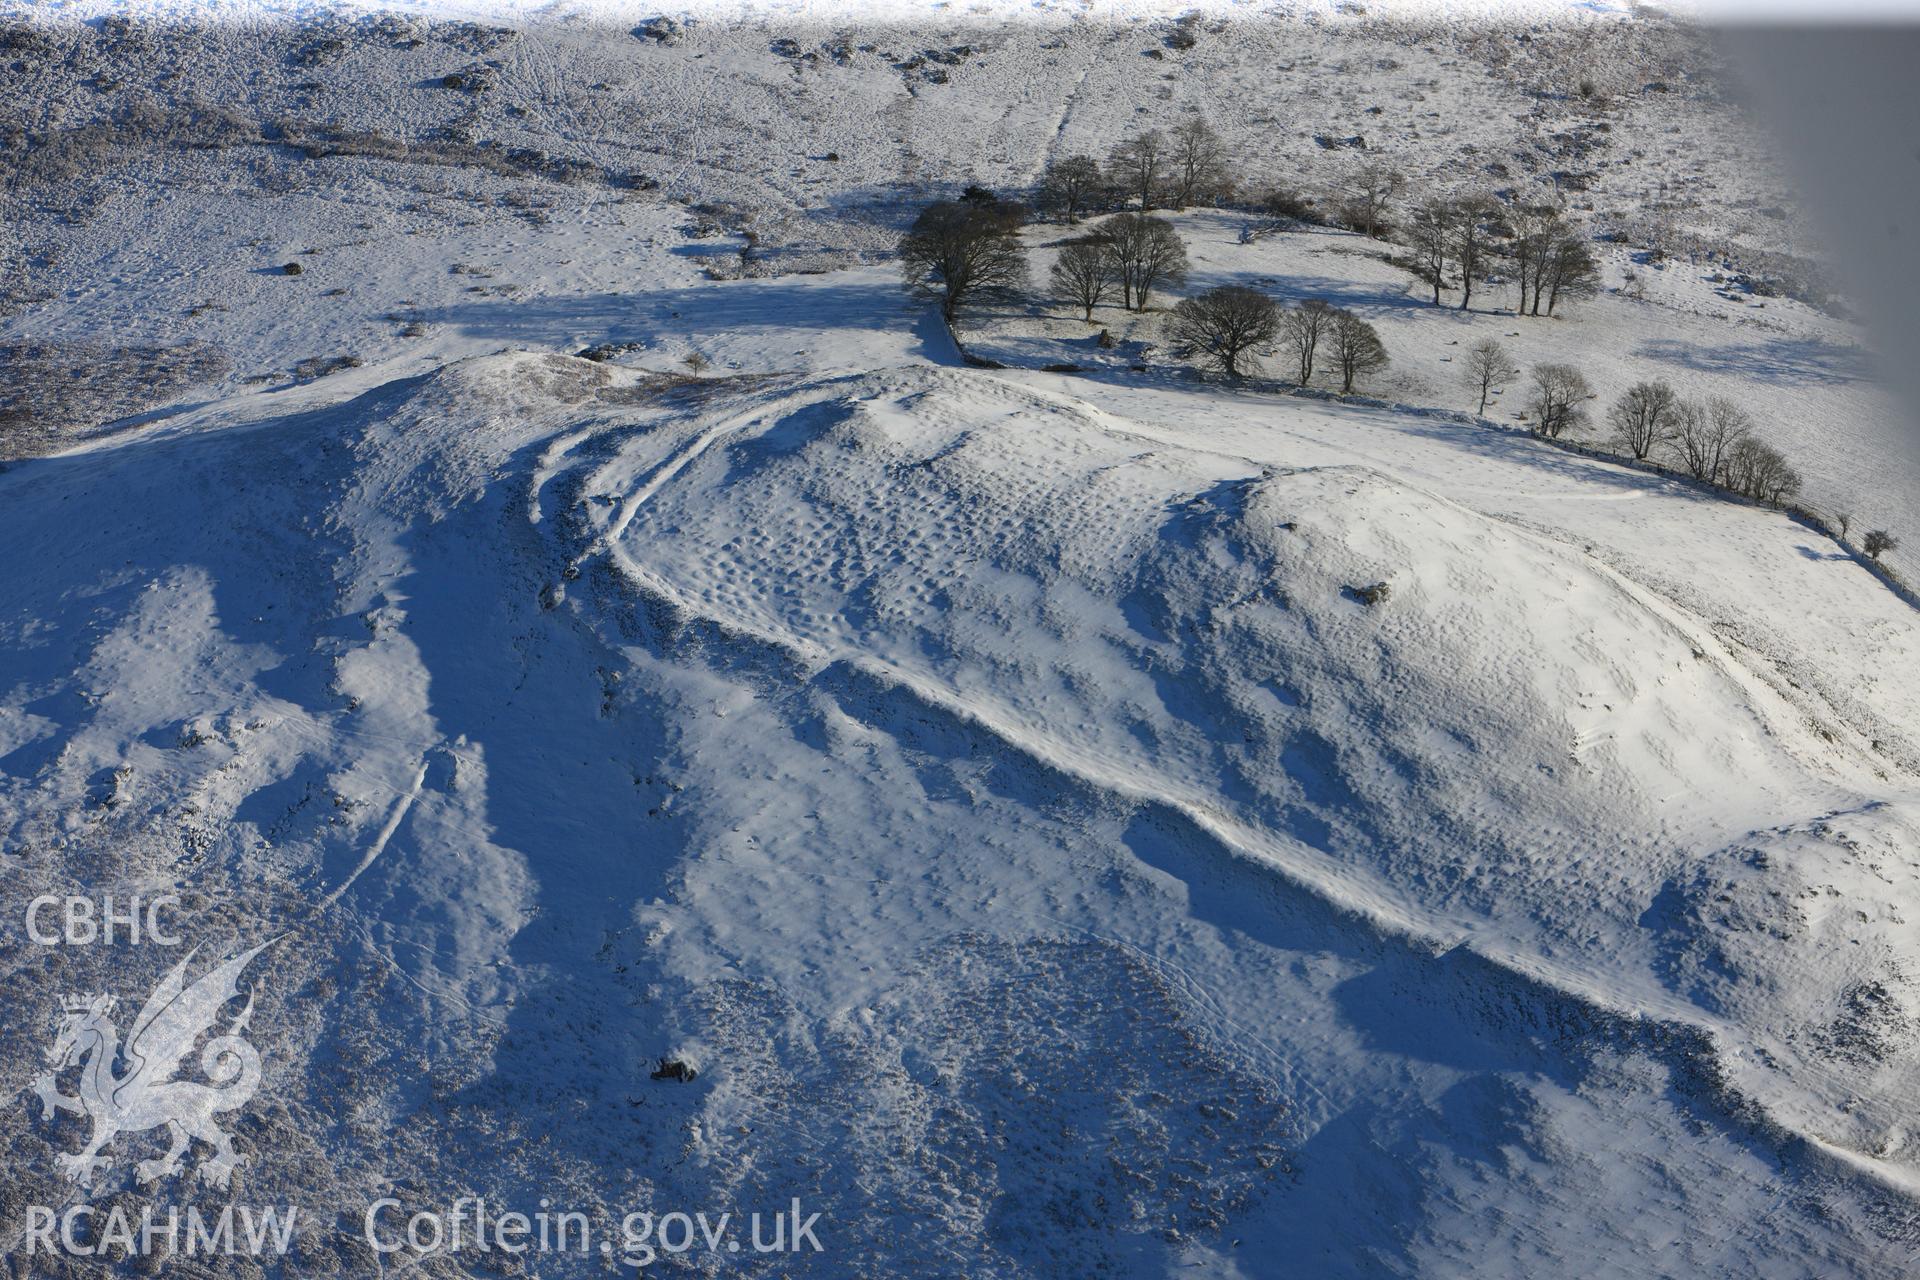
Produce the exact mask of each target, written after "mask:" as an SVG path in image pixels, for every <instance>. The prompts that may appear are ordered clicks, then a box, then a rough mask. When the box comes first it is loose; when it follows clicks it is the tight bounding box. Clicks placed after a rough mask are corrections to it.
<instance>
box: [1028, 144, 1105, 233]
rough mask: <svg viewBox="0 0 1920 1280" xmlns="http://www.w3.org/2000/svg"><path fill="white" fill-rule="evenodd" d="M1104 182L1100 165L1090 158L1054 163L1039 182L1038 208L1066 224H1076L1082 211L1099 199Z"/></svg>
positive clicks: (1080, 157) (1073, 158)
mask: <svg viewBox="0 0 1920 1280" xmlns="http://www.w3.org/2000/svg"><path fill="white" fill-rule="evenodd" d="M1104 181H1105V180H1104V179H1103V178H1102V177H1101V174H1100V162H1099V161H1097V160H1095V159H1093V158H1092V157H1091V156H1067V157H1066V158H1064V159H1062V160H1057V161H1055V162H1054V163H1053V164H1051V165H1049V166H1048V167H1047V172H1046V175H1045V176H1044V177H1043V178H1041V179H1040V193H1039V195H1040V207H1041V208H1042V209H1045V210H1047V211H1048V212H1049V213H1057V214H1059V215H1060V216H1061V217H1063V218H1065V219H1066V220H1067V221H1068V222H1078V221H1079V220H1080V213H1081V211H1082V210H1084V209H1088V208H1090V207H1092V205H1093V202H1094V201H1095V199H1096V198H1098V196H1099V194H1100V188H1101V185H1102V183H1103V182H1104Z"/></svg>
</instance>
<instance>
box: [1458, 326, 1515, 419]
mask: <svg viewBox="0 0 1920 1280" xmlns="http://www.w3.org/2000/svg"><path fill="white" fill-rule="evenodd" d="M1464 376H1465V378H1466V383H1467V386H1468V388H1469V389H1470V390H1473V391H1477V392H1479V393H1480V405H1479V407H1478V408H1476V409H1475V410H1474V412H1475V413H1485V412H1486V411H1487V397H1488V396H1491V395H1492V394H1493V389H1494V388H1495V387H1497V386H1499V385H1501V384H1502V383H1506V382H1511V381H1512V380H1513V379H1515V378H1517V377H1519V376H1520V366H1519V365H1517V364H1515V363H1514V362H1513V359H1512V357H1510V356H1509V355H1507V349H1506V348H1505V347H1503V346H1501V345H1500V343H1499V342H1498V341H1497V340H1495V339H1493V338H1482V339H1480V341H1478V342H1476V343H1474V344H1473V347H1472V349H1471V350H1469V351H1468V352H1467V367H1466V372H1465V375H1464Z"/></svg>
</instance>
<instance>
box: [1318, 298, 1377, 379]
mask: <svg viewBox="0 0 1920 1280" xmlns="http://www.w3.org/2000/svg"><path fill="white" fill-rule="evenodd" d="M1327 339H1328V343H1329V350H1330V352H1331V353H1332V355H1333V363H1334V367H1336V368H1337V369H1339V370H1340V394H1342V395H1352V394H1353V387H1354V383H1355V382H1357V381H1358V380H1359V379H1361V378H1363V377H1365V376H1366V375H1368V374H1370V373H1378V372H1379V371H1380V370H1382V369H1384V368H1386V367H1387V364H1388V360H1387V348H1386V345H1385V344H1384V343H1382V342H1381V341H1380V334H1379V333H1378V331H1376V330H1375V329H1374V327H1373V326H1372V325H1370V324H1368V323H1367V322H1366V321H1365V320H1362V319H1361V318H1360V317H1359V316H1357V315H1355V314H1353V312H1351V311H1335V312H1334V314H1333V327H1332V329H1331V330H1330V331H1329V332H1328V334H1327Z"/></svg>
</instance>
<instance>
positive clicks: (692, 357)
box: [680, 351, 713, 378]
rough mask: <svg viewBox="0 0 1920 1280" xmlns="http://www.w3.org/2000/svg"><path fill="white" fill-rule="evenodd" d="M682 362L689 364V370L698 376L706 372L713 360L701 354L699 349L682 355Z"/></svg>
mask: <svg viewBox="0 0 1920 1280" xmlns="http://www.w3.org/2000/svg"><path fill="white" fill-rule="evenodd" d="M680 363H681V364H683V365H685V366H687V370H688V372H690V373H692V374H693V376H694V377H696V378H697V377H699V376H700V375H701V374H703V373H705V372H706V371H707V366H708V365H709V364H711V363H713V362H712V361H710V360H708V359H707V358H706V357H705V356H703V355H701V354H700V353H699V352H698V351H689V352H687V354H686V355H684V356H681V357H680Z"/></svg>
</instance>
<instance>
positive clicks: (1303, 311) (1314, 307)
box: [1280, 298, 1333, 387]
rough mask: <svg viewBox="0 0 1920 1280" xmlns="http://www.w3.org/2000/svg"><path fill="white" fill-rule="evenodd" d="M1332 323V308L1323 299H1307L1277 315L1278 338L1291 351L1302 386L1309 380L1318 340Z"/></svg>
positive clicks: (1318, 346)
mask: <svg viewBox="0 0 1920 1280" xmlns="http://www.w3.org/2000/svg"><path fill="white" fill-rule="evenodd" d="M1332 326H1333V307H1332V306H1331V305H1330V304H1329V303H1328V302H1327V300H1326V299H1325V298H1308V299H1307V300H1306V301H1305V302H1302V303H1301V304H1300V305H1299V306H1297V307H1289V308H1287V310H1285V311H1283V312H1281V314H1280V336H1281V340H1282V341H1283V342H1284V343H1285V345H1286V347H1287V349H1288V350H1289V351H1291V352H1293V356H1294V362H1295V364H1296V365H1297V366H1298V368H1299V371H1300V385H1301V386H1303V387H1304V386H1306V385H1307V383H1308V382H1310V381H1312V379H1313V361H1314V355H1315V353H1316V352H1318V351H1319V349H1320V340H1321V339H1322V338H1324V337H1326V336H1327V331H1328V330H1329V329H1330V328H1332Z"/></svg>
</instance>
